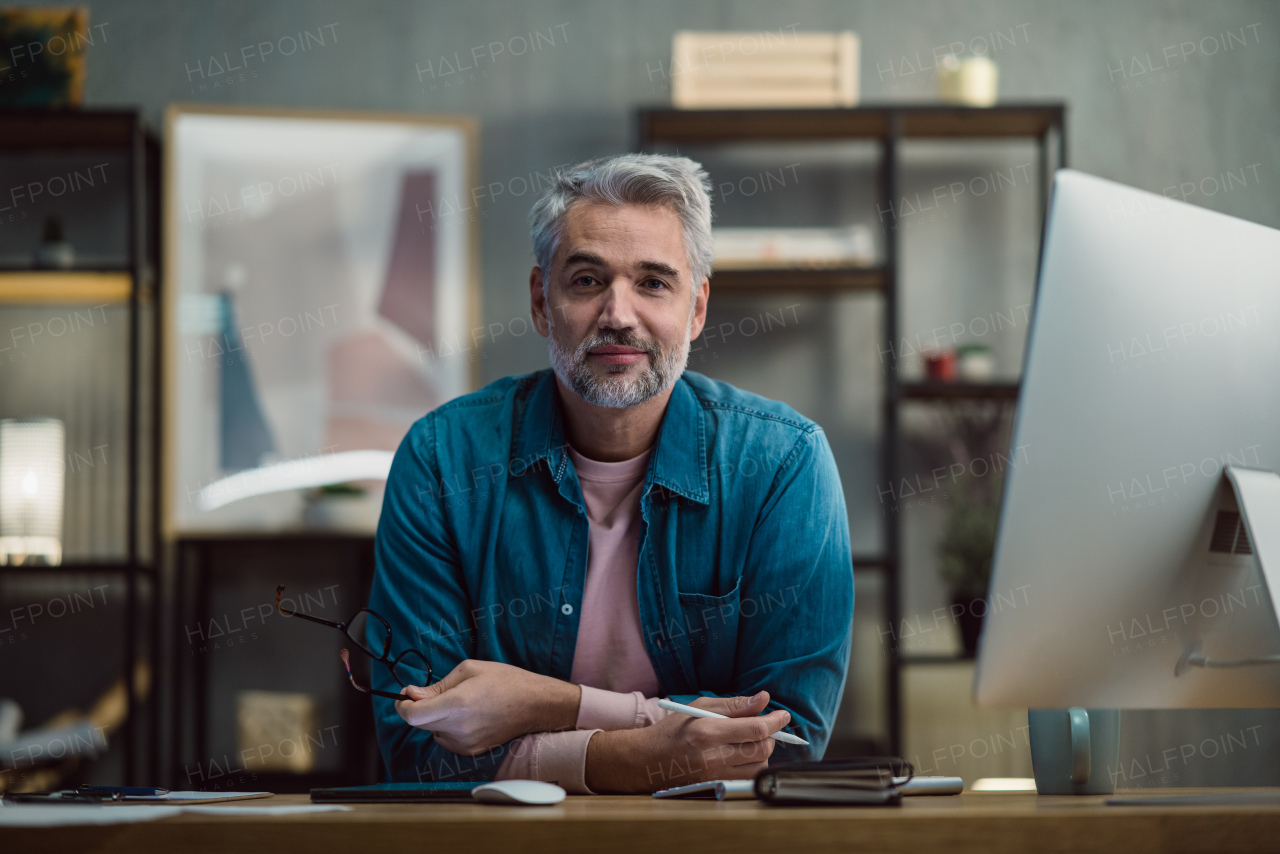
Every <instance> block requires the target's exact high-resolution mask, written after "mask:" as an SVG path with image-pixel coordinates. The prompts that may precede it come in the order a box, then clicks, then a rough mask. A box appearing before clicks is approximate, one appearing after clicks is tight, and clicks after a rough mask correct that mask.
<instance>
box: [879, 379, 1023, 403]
mask: <svg viewBox="0 0 1280 854" xmlns="http://www.w3.org/2000/svg"><path fill="white" fill-rule="evenodd" d="M900 388H901V390H902V397H903V399H905V400H1017V399H1018V384H1017V383H1010V382H990V383H972V382H955V383H944V382H929V381H925V382H909V383H903V384H902V385H901V386H900Z"/></svg>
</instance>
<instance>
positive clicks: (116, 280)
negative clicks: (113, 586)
mask: <svg viewBox="0 0 1280 854" xmlns="http://www.w3.org/2000/svg"><path fill="white" fill-rule="evenodd" d="M89 153H92V154H94V155H95V156H98V155H101V156H104V157H106V156H113V157H117V158H119V159H120V162H121V163H122V164H123V167H124V174H123V178H122V180H119V184H118V186H117V184H116V182H113V183H112V184H111V187H110V189H111V192H113V193H114V192H120V193H122V194H123V196H124V198H125V199H126V202H125V207H126V209H127V222H126V223H125V224H124V232H123V233H124V242H125V244H126V245H125V246H124V247H123V250H122V252H121V253H120V256H121V258H122V261H121V262H120V263H118V264H112V265H109V266H96V265H95V266H92V267H89V268H75V267H73V268H71V269H65V270H37V269H33V268H30V267H21V266H13V265H12V264H9V265H7V266H4V267H3V268H0V310H4V309H25V308H37V307H48V306H57V307H59V308H63V307H66V308H68V309H69V310H71V311H74V310H75V309H76V308H77V307H85V306H91V307H94V308H96V307H98V306H101V305H111V306H114V307H120V308H124V309H126V310H127V312H128V321H127V322H128V329H127V335H126V341H127V343H126V349H127V353H126V359H125V361H126V366H127V367H126V370H127V374H128V375H127V377H126V379H125V385H126V386H127V391H126V398H127V399H126V402H125V407H126V409H125V412H126V415H125V419H126V421H127V424H126V425H125V436H126V446H127V447H126V451H125V454H126V456H127V461H128V462H127V474H126V476H125V479H124V480H125V489H124V494H123V495H121V496H119V497H118V499H117V500H119V501H121V502H122V503H123V507H124V512H123V516H124V525H125V531H124V533H123V542H124V549H123V553H121V554H120V555H118V556H114V555H113V556H106V557H102V558H91V559H75V558H73V559H70V560H67V561H64V562H63V563H62V564H60V565H58V566H25V565H24V566H0V580H3V579H6V578H19V577H21V578H27V579H30V578H32V577H40V576H42V577H47V578H68V577H74V576H89V577H93V578H101V579H110V580H123V582H124V585H125V590H126V601H125V608H124V620H123V637H121V638H112V637H107V638H102V639H101V643H102V644H103V645H114V644H118V645H119V646H120V656H121V659H120V661H121V670H122V674H123V676H124V678H125V681H126V684H127V685H128V691H127V692H126V694H127V718H126V720H125V723H124V726H123V730H122V734H121V742H122V752H123V766H124V767H123V776H124V782H125V783H126V784H128V783H133V782H137V781H139V780H141V779H142V777H143V776H149V777H154V772H155V771H156V769H157V767H158V765H157V763H158V753H157V748H158V746H159V739H158V738H153V739H152V740H151V741H149V742H148V743H147V748H148V749H147V750H146V757H147V763H146V764H147V766H148V767H147V768H146V769H144V768H142V767H140V766H141V765H142V763H141V762H140V761H139V758H140V751H139V747H140V746H141V745H143V743H144V737H143V735H142V730H141V728H140V718H141V717H142V714H143V712H144V711H146V712H147V716H148V719H149V723H150V725H151V729H152V730H155V729H156V727H157V726H158V723H159V713H158V709H159V704H158V694H159V690H158V676H159V673H158V667H157V656H158V650H159V649H160V611H161V609H160V604H159V603H160V596H161V591H160V586H161V585H160V578H159V571H158V569H157V567H158V560H159V555H160V544H159V541H158V539H157V535H158V530H159V529H158V525H157V521H158V517H157V515H156V510H157V509H158V504H157V502H156V501H155V496H157V495H158V491H157V486H158V484H159V480H158V478H159V454H158V447H159V444H158V441H156V439H158V435H159V433H158V431H159V420H158V418H159V407H158V405H157V401H158V396H157V395H158V391H159V384H158V376H159V374H158V370H157V367H158V359H159V348H158V343H159V325H158V318H159V314H158V313H157V312H155V311H150V312H149V316H148V317H147V318H144V317H143V316H142V310H143V307H144V306H146V307H148V308H151V307H153V306H154V303H155V301H156V299H157V293H156V287H155V285H156V270H157V269H158V268H159V263H158V262H159V259H158V255H157V253H158V248H157V247H158V241H157V239H156V238H157V235H158V227H159V163H160V159H159V142H158V140H157V138H156V136H155V135H154V134H153V133H152V132H151V131H150V130H149V129H148V128H147V127H146V126H145V124H144V123H143V120H142V117H141V115H140V114H139V113H138V112H136V111H131V110H26V109H20V110H6V111H5V114H4V133H2V134H0V158H6V157H26V156H31V155H38V156H59V155H64V154H65V155H73V156H74V155H84V154H89ZM47 177H48V176H45V175H42V174H39V175H38V174H32V175H30V176H29V179H30V180H32V181H38V180H43V179H44V178H47ZM105 180H106V179H105V178H104V181H105ZM68 204H79V202H78V200H75V199H72V200H70V201H69V202H68ZM29 369H30V370H37V371H38V370H41V369H42V366H41V365H39V364H37V365H35V366H33V367H31V368H29ZM8 370H14V368H8ZM48 382H50V383H56V382H57V377H53V376H50V377H48ZM30 414H35V413H26V412H6V411H3V410H2V409H0V417H10V416H25V415H30ZM144 428H145V430H146V431H147V436H148V437H149V438H150V440H151V441H150V447H144V444H143V430H144ZM144 583H145V584H147V585H148V592H149V594H150V595H149V597H148V598H149V600H150V611H149V613H148V614H147V615H146V619H145V620H144V619H142V618H141V610H142V609H141V601H140V599H141V596H140V593H141V590H140V587H141V585H142V584H144ZM143 631H146V632H148V634H149V637H148V640H147V642H146V643H145V644H144V642H143V634H142V633H143ZM144 647H145V655H143V654H142V653H143V650H144ZM139 662H143V663H145V664H146V665H148V667H149V668H150V674H151V690H150V691H149V694H148V697H147V698H144V697H142V696H140V693H139V690H138V688H137V684H136V683H135V680H134V678H133V675H134V669H135V666H136V665H137V664H138V663H139ZM49 672H50V673H51V675H52V677H53V678H54V679H58V678H59V672H58V668H57V666H56V664H55V665H54V667H53V669H52V670H51V671H49ZM40 689H41V690H48V689H49V686H48V685H42V686H41V687H40ZM16 696H17V697H18V698H19V699H21V696H22V692H21V691H18V692H16ZM88 700H89V698H87V697H85V698H81V699H80V700H77V701H76V704H77V705H83V704H84V703H85V702H87V701H88ZM32 723H39V722H38V721H32ZM144 770H146V771H148V772H149V773H147V774H145V775H144V774H143V773H140V772H142V771H144Z"/></svg>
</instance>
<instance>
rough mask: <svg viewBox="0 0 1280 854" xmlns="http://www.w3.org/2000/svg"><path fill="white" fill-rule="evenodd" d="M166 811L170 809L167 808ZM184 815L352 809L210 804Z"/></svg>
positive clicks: (335, 805)
mask: <svg viewBox="0 0 1280 854" xmlns="http://www.w3.org/2000/svg"><path fill="white" fill-rule="evenodd" d="M166 809H168V808H167V807H166ZM179 809H181V810H182V811H183V812H184V813H195V814H196V815H297V814H299V813H309V812H347V811H348V810H350V809H351V807H344V806H343V805H342V804H287V805H282V806H274V807H254V806H249V805H248V804H247V803H240V802H238V801H237V802H235V803H230V804H209V805H208V806H202V807H194V806H193V807H179Z"/></svg>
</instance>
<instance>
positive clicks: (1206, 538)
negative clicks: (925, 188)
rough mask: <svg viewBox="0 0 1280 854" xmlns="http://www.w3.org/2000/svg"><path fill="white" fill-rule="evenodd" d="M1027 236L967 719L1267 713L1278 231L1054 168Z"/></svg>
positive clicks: (1276, 462) (1272, 677) (1276, 527)
mask: <svg viewBox="0 0 1280 854" xmlns="http://www.w3.org/2000/svg"><path fill="white" fill-rule="evenodd" d="M1045 229H1046V230H1045V237H1044V245H1043V249H1042V252H1041V258H1040V271H1039V283H1038V289H1037V295H1036V301H1035V310H1034V316H1033V318H1032V325H1031V330H1030V339H1029V342H1028V348H1027V357H1026V364H1025V366H1024V373H1023V382H1022V388H1021V392H1020V394H1019V399H1018V408H1017V415H1016V419H1015V422H1014V429H1013V441H1012V445H1013V447H1014V448H1016V449H1017V453H1016V454H1011V455H1010V459H1011V460H1013V464H1012V465H1011V466H1010V467H1009V468H1008V469H1007V471H1006V481H1005V487H1004V493H1003V496H1002V501H1001V511H1000V524H999V533H998V535H997V538H996V548H995V557H994V561H993V567H992V575H991V581H990V587H989V595H988V606H987V614H986V618H985V625H984V627H983V632H982V636H981V640H980V644H979V654H978V665H977V673H976V676H975V680H974V697H975V700H976V702H977V703H978V704H979V705H983V706H1015V707H1029V708H1062V707H1069V706H1084V707H1090V708H1230V707H1269V706H1280V662H1278V663H1265V664H1260V663H1256V661H1257V660H1258V659H1265V657H1266V656H1271V655H1280V626H1278V624H1277V619H1276V608H1275V604H1274V601H1275V600H1274V598H1273V597H1274V595H1275V594H1277V593H1280V583H1277V582H1276V581H1275V580H1274V579H1273V581H1272V583H1270V584H1268V581H1267V578H1266V573H1264V571H1263V569H1262V567H1263V566H1265V567H1266V569H1267V571H1268V572H1271V573H1280V554H1277V549H1278V547H1280V477H1277V476H1276V475H1275V474H1273V473H1274V472H1277V471H1280V231H1276V230H1274V229H1270V228H1265V227H1263V226H1260V225H1257V224H1254V223H1250V222H1246V221H1243V220H1240V219H1235V218H1233V217H1229V216H1225V215H1223V214H1220V213H1215V212H1213V211H1209V210H1204V209H1202V208H1197V207H1194V206H1192V205H1188V204H1184V203H1182V202H1179V201H1176V200H1174V199H1171V198H1168V197H1166V196H1162V195H1157V194H1153V193H1147V192H1143V191H1140V190H1135V189H1132V188H1130V187H1125V186H1123V185H1121V184H1116V183H1113V182H1110V181H1105V180H1102V179H1100V178H1096V177H1093V176H1090V175H1086V174H1083V173H1080V172H1075V171H1071V170H1062V171H1060V172H1058V173H1057V175H1056V176H1055V178H1054V183H1053V191H1052V194H1051V197H1050V203H1049V211H1048V214H1047V219H1046V225H1045ZM1227 473H1230V474H1232V475H1233V477H1231V478H1229V477H1227V476H1226V474H1227ZM1242 495H1243V501H1242V500H1241V496H1242ZM1241 504H1244V505H1246V506H1244V507H1243V508H1242V507H1241ZM1242 509H1244V510H1246V511H1247V516H1248V519H1247V524H1246V522H1245V521H1244V520H1242V519H1241V516H1240V512H1241V510H1242ZM1255 551H1258V552H1260V553H1261V556H1262V561H1261V563H1260V562H1259V559H1258V555H1257V554H1254V553H1253V552H1255ZM1246 664H1248V665H1251V666H1245V665H1246ZM1206 665H1207V666H1206ZM1219 665H1226V666H1219Z"/></svg>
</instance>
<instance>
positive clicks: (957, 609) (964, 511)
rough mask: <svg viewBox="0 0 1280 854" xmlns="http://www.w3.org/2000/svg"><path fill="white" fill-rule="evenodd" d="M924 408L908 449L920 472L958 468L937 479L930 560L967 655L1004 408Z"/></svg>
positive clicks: (996, 492) (994, 506) (993, 508)
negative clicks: (939, 491) (937, 525)
mask: <svg viewBox="0 0 1280 854" xmlns="http://www.w3.org/2000/svg"><path fill="white" fill-rule="evenodd" d="M930 410H931V411H930V412H928V413H927V415H926V420H925V421H924V422H923V423H921V424H920V425H919V426H920V427H921V428H923V429H922V430H920V431H918V432H917V433H916V435H915V436H914V438H913V441H912V442H911V445H912V450H913V451H914V453H915V454H916V455H918V457H919V460H920V463H921V464H922V465H923V466H925V467H926V469H925V470H926V471H933V472H938V471H944V472H952V471H955V469H954V468H953V467H954V466H955V465H957V464H959V465H960V466H961V467H962V469H963V470H962V471H961V472H960V473H959V474H956V475H955V476H952V477H948V478H946V479H944V481H943V484H944V486H945V494H946V507H947V517H946V521H945V522H944V523H943V529H942V533H941V535H940V537H939V539H938V541H937V556H938V572H939V575H940V576H941V578H942V580H943V582H944V583H945V584H946V585H947V588H948V595H949V599H950V601H951V603H952V606H953V607H952V613H953V614H954V615H955V621H956V623H957V628H958V629H959V632H960V640H961V643H962V645H963V648H964V654H965V655H966V656H968V657H972V656H973V655H974V654H975V653H976V652H977V648H978V636H979V634H981V632H982V618H983V615H984V614H985V613H986V596H987V583H988V581H989V579H990V577H991V560H992V557H993V555H994V553H995V540H996V525H997V522H998V520H999V514H1000V493H1001V490H1002V488H1003V485H1004V474H1005V472H1004V468H1005V466H1004V462H1002V461H1007V460H1008V459H1009V456H1008V450H1009V435H1010V426H1011V425H1010V419H1009V414H1010V409H1009V408H1008V407H1007V406H1005V405H1003V404H1002V403H1000V402H996V401H953V402H949V403H947V404H945V405H941V406H936V407H931V408H930ZM922 414H923V413H922Z"/></svg>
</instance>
